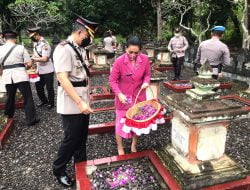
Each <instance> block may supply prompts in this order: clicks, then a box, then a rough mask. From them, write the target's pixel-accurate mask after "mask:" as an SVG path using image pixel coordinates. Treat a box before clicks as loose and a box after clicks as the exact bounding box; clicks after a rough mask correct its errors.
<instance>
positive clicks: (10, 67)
mask: <svg viewBox="0 0 250 190" xmlns="http://www.w3.org/2000/svg"><path fill="white" fill-rule="evenodd" d="M18 67H25V65H24V64H23V63H17V64H14V65H4V66H3V70H4V69H13V68H18Z"/></svg>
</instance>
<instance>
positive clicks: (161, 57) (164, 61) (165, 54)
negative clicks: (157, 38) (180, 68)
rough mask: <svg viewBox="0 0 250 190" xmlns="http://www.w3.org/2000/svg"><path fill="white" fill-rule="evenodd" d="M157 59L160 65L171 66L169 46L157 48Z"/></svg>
mask: <svg viewBox="0 0 250 190" xmlns="http://www.w3.org/2000/svg"><path fill="white" fill-rule="evenodd" d="M156 51H157V61H158V62H159V66H171V65H172V63H171V56H170V53H169V51H168V49H167V48H158V49H157V50H156Z"/></svg>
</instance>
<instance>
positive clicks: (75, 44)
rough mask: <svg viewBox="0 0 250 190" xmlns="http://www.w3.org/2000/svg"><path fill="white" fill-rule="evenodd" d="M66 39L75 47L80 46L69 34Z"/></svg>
mask: <svg viewBox="0 0 250 190" xmlns="http://www.w3.org/2000/svg"><path fill="white" fill-rule="evenodd" d="M67 41H68V42H70V43H72V44H73V45H74V46H75V47H76V48H80V46H79V45H78V44H77V43H75V42H74V40H73V38H72V36H69V37H68V39H67Z"/></svg>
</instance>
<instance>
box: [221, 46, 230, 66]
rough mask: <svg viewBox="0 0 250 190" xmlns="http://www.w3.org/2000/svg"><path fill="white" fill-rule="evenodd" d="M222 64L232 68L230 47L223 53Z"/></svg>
mask: <svg viewBox="0 0 250 190" xmlns="http://www.w3.org/2000/svg"><path fill="white" fill-rule="evenodd" d="M222 64H223V66H225V65H228V66H230V65H231V63H230V52H229V49H228V47H226V48H225V51H224V53H223V63H222Z"/></svg>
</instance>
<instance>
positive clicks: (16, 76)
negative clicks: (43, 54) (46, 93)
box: [0, 41, 37, 125]
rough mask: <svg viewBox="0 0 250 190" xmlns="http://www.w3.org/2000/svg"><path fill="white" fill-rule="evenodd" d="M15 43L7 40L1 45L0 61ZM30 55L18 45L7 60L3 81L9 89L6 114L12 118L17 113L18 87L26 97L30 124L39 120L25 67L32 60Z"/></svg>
mask: <svg viewBox="0 0 250 190" xmlns="http://www.w3.org/2000/svg"><path fill="white" fill-rule="evenodd" d="M14 45H15V44H13V43H11V42H8V41H7V42H6V43H5V44H4V45H3V46H1V47H0V63H2V61H3V59H4V57H5V55H6V54H7V52H8V51H9V50H10V49H11V48H12V47H13V46H14ZM30 61H31V59H30V56H29V54H28V52H27V50H26V49H25V48H24V47H23V46H21V45H17V46H16V47H15V49H13V51H12V52H11V54H10V55H9V57H8V58H7V59H6V60H5V63H4V67H5V68H4V67H3V68H4V70H3V75H2V78H3V81H4V83H5V87H6V90H7V95H8V97H7V102H6V104H5V115H7V116H8V117H9V118H12V117H13V116H14V113H15V97H16V91H17V89H19V90H20V92H21V94H22V95H23V98H24V110H25V117H26V121H27V124H28V125H33V124H35V122H36V121H37V118H36V110H35V106H34V101H33V97H32V92H31V88H30V83H29V77H28V74H27V71H26V69H25V67H24V63H27V62H30ZM15 65H16V66H18V67H16V68H9V67H11V66H15Z"/></svg>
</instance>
